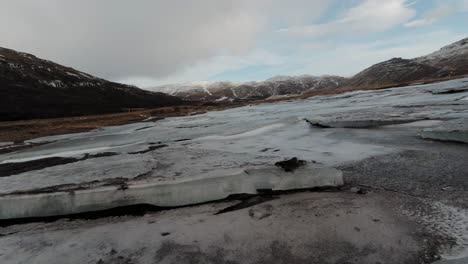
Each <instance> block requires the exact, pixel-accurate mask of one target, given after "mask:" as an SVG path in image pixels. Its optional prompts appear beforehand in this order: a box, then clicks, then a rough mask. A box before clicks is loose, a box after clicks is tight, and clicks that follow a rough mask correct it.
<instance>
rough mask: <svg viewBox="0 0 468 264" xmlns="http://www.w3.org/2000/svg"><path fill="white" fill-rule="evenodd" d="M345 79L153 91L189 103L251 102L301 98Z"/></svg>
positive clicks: (187, 85) (303, 78) (214, 84)
mask: <svg viewBox="0 0 468 264" xmlns="http://www.w3.org/2000/svg"><path fill="white" fill-rule="evenodd" d="M344 80H345V78H343V77H339V76H321V77H316V76H310V75H302V76H275V77H273V78H270V79H267V80H265V81H261V82H245V83H235V82H195V83H184V84H171V85H163V86H158V87H154V88H151V90H154V91H159V92H165V93H168V94H170V95H175V96H178V97H181V98H184V99H187V100H195V101H218V102H220V101H231V102H232V101H248V100H259V99H266V98H268V97H272V96H282V95H297V94H302V93H304V92H307V91H310V90H323V89H334V88H336V87H338V86H339V85H340V84H341V83H342V82H343V81H344Z"/></svg>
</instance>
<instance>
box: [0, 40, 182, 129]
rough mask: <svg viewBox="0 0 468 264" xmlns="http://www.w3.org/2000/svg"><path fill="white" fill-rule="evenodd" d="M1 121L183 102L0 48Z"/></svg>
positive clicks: (123, 109)
mask: <svg viewBox="0 0 468 264" xmlns="http://www.w3.org/2000/svg"><path fill="white" fill-rule="evenodd" d="M0 88H1V89H0V105H1V106H2V107H0V120H1V121H8V120H10V121H11V120H22V119H34V118H50V117H66V116H80V115H91V114H103V113H115V112H122V111H126V110H127V109H129V108H156V107H163V106H171V105H180V104H183V103H184V101H183V100H181V99H180V98H177V97H174V96H170V95H167V94H164V93H157V92H151V91H146V90H143V89H139V88H137V87H135V86H130V85H126V84H120V83H115V82H111V81H107V80H104V79H101V78H98V77H95V76H92V75H90V74H87V73H84V72H81V71H78V70H75V69H73V68H71V67H67V66H63V65H60V64H57V63H55V62H52V61H48V60H44V59H40V58H38V57H36V56H34V55H32V54H28V53H23V52H18V51H15V50H12V49H7V48H1V47H0Z"/></svg>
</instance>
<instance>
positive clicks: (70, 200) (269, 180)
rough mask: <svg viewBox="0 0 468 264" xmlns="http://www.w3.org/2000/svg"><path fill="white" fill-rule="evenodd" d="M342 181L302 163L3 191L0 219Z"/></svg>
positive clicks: (180, 201) (330, 171)
mask: <svg viewBox="0 0 468 264" xmlns="http://www.w3.org/2000/svg"><path fill="white" fill-rule="evenodd" d="M340 185H343V175H342V172H341V171H339V170H337V169H334V168H329V167H316V166H313V165H305V166H302V167H300V168H298V169H297V170H295V171H293V172H285V171H284V170H281V169H279V168H272V167H268V168H260V169H246V170H243V171H241V172H239V173H235V174H231V175H223V176H218V177H210V178H206V177H205V178H203V177H198V178H189V179H181V180H175V181H171V182H157V183H129V184H128V185H125V186H122V185H118V186H106V187H99V188H93V189H84V190H74V191H60V192H52V193H35V194H11V195H3V196H0V219H15V218H29V217H45V216H56V215H69V214H76V213H82V212H91V211H100V210H106V209H110V208H115V207H120V206H127V205H135V204H151V205H155V206H161V207H176V206H184V205H190V204H198V203H203V202H209V201H215V200H220V199H224V198H226V197H228V196H229V195H232V194H241V193H247V194H256V193H257V190H259V189H271V190H273V191H284V190H294V189H308V188H315V187H335V186H340Z"/></svg>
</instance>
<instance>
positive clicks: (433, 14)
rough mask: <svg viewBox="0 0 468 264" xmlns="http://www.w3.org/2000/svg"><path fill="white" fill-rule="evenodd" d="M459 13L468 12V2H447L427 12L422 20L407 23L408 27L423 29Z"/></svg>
mask: <svg viewBox="0 0 468 264" xmlns="http://www.w3.org/2000/svg"><path fill="white" fill-rule="evenodd" d="M458 12H468V0H445V1H443V2H442V1H439V2H438V3H437V5H436V6H435V7H434V8H432V9H430V10H429V11H428V12H426V13H425V14H424V15H423V17H422V18H420V19H415V20H412V21H409V22H408V23H405V26H406V27H422V26H428V25H431V24H434V23H436V22H438V21H439V20H441V19H443V18H445V17H448V16H450V15H453V14H455V13H458Z"/></svg>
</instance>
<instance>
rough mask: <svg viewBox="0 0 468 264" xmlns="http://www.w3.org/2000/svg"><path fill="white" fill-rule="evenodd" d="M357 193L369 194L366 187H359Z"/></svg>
mask: <svg viewBox="0 0 468 264" xmlns="http://www.w3.org/2000/svg"><path fill="white" fill-rule="evenodd" d="M356 193H357V194H367V190H366V189H359V190H358V191H357V192H356Z"/></svg>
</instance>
